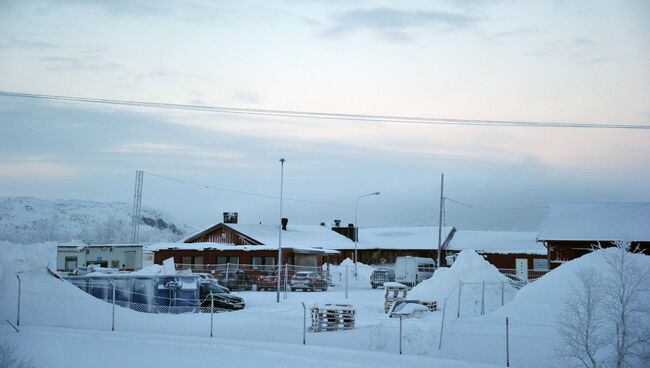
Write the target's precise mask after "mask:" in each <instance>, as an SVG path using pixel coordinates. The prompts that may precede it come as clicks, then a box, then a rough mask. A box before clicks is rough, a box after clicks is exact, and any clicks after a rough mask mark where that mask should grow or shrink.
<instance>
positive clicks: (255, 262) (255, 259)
mask: <svg viewBox="0 0 650 368" xmlns="http://www.w3.org/2000/svg"><path fill="white" fill-rule="evenodd" d="M251 262H252V263H253V269H259V268H260V267H259V266H263V265H264V257H252V258H251Z"/></svg>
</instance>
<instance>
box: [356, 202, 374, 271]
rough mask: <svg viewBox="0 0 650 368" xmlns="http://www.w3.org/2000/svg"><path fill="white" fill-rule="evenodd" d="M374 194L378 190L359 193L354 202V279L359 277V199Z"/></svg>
mask: <svg viewBox="0 0 650 368" xmlns="http://www.w3.org/2000/svg"><path fill="white" fill-rule="evenodd" d="M374 195H379V192H374V193H370V194H364V195H361V196H359V197H358V198H357V200H356V201H355V202H354V278H355V279H358V278H359V276H358V274H357V243H358V242H359V222H358V221H357V212H358V207H359V200H360V199H361V198H363V197H370V196H374Z"/></svg>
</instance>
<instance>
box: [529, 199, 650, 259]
mask: <svg viewBox="0 0 650 368" xmlns="http://www.w3.org/2000/svg"><path fill="white" fill-rule="evenodd" d="M537 241H538V242H540V243H542V244H544V246H545V247H546V248H547V249H548V261H549V265H550V268H555V267H557V266H559V265H561V264H562V263H564V262H567V261H570V260H572V259H575V258H578V257H580V256H582V255H584V254H586V253H588V252H591V251H592V250H593V249H594V248H595V247H611V246H613V245H614V244H615V242H621V241H622V242H630V244H631V246H632V248H635V249H639V251H641V252H643V253H645V254H649V255H650V203H560V204H553V205H552V206H551V208H550V210H549V213H548V214H547V216H546V218H545V219H544V222H543V223H542V226H541V227H540V230H539V233H538V235H537Z"/></svg>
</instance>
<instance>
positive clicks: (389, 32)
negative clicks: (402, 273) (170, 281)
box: [0, 0, 650, 230]
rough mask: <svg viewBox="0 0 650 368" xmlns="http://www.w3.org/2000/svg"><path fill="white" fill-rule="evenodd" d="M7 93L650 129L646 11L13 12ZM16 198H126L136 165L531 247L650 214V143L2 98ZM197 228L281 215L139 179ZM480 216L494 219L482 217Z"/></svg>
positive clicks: (5, 69)
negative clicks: (542, 232)
mask: <svg viewBox="0 0 650 368" xmlns="http://www.w3.org/2000/svg"><path fill="white" fill-rule="evenodd" d="M0 90H1V91H11V92H24V93H39V94H53V95H67V96H80V97H92V98H110V99H123V100H126V99H130V100H138V101H154V102H169V103H182V104H188V103H189V104H202V105H217V106H231V107H249V108H267V109H286V110H301V111H321V112H337V113H353V114H377V115H405V116H421V117H444V118H460V119H489V120H497V119H499V120H501V119H505V120H526V121H545V122H585V123H614V124H641V125H650V2H648V1H560V0H557V1H544V2H540V1H528V2H525V1H507V0H501V1H481V0H471V1H458V2H456V1H439V2H430V1H409V2H400V3H397V2H381V1H373V2H366V1H315V0H314V1H258V2H248V1H247V2H245V1H237V2H221V1H213V2H211V1H187V2H168V1H151V2H147V1H138V2H130V1H121V0H120V1H33V2H22V1H0ZM0 129H1V134H0V196H16V195H31V196H38V197H44V198H52V199H55V198H66V199H67V198H78V199H90V200H99V201H126V202H130V201H132V197H133V180H134V176H135V170H145V171H147V172H152V173H156V174H161V175H166V176H170V177H174V178H179V179H183V180H189V181H193V182H200V183H205V184H209V185H213V186H217V187H223V188H231V189H235V190H241V191H247V192H255V193H261V194H266V195H271V196H276V195H279V179H280V166H279V162H278V159H279V158H281V157H284V158H286V160H287V162H286V165H285V184H286V185H285V195H286V196H287V197H290V198H299V199H307V200H311V201H319V202H335V203H340V204H346V206H336V205H320V204H314V203H306V202H295V201H286V202H285V206H284V210H285V213H284V214H285V216H287V217H289V219H290V223H296V224H298V223H299V224H317V223H320V222H321V221H324V222H331V221H332V220H333V219H335V218H337V219H341V220H343V222H344V223H348V222H352V220H353V216H354V207H353V205H354V201H355V199H356V198H357V197H358V196H359V195H362V194H366V193H370V192H374V191H381V192H382V194H381V195H380V196H378V197H370V198H364V199H362V200H361V201H362V202H361V204H362V206H361V207H360V209H359V223H360V225H361V226H381V225H389V224H397V225H415V224H431V223H434V222H437V216H438V215H437V206H438V199H437V197H438V195H439V194H438V190H439V180H440V179H439V177H440V173H443V172H444V173H445V176H446V182H445V189H446V195H447V196H449V197H451V198H453V199H455V200H457V201H461V202H464V203H467V204H470V205H472V206H473V207H474V208H472V209H470V208H466V207H462V206H458V205H454V204H451V203H449V204H448V206H447V223H448V224H450V225H456V226H458V227H460V228H466V229H468V228H471V229H529V230H535V229H537V227H538V226H539V224H540V222H541V220H542V218H543V216H544V209H543V208H541V209H540V208H533V209H526V210H499V209H495V208H504V207H505V208H510V207H544V206H548V205H549V204H551V203H553V202H565V201H577V202H584V201H591V202H611V201H650V189H648V188H649V187H650V186H649V185H648V182H650V131H649V130H603V129H549V128H512V127H509V128H505V127H472V126H458V127H454V126H422V125H404V124H401V125H399V124H386V123H374V124H373V123H360V122H352V121H333V120H315V119H305V118H278V117H255V116H245V115H225V114H215V113H205V112H202V113H199V112H188V111H171V110H155V109H144V108H124V107H122V108H118V107H112V106H106V105H92V104H73V103H53V102H46V101H38V100H28V99H19V98H8V97H0ZM143 205H144V206H150V207H157V208H160V209H162V210H165V211H166V212H168V213H170V214H171V215H172V216H174V217H176V218H177V219H178V220H180V221H183V222H186V223H189V224H192V225H195V226H198V227H201V226H206V225H209V224H211V223H215V222H218V221H219V220H220V219H221V212H223V211H238V212H239V213H240V218H241V221H242V222H249V223H250V222H259V221H262V222H265V223H269V222H276V219H277V217H278V211H279V208H278V201H277V200H274V199H264V198H259V197H251V196H246V195H241V194H233V193H228V192H223V191H217V190H209V189H205V188H201V187H197V186H190V185H186V184H181V183H174V182H170V181H166V180H163V179H161V178H157V177H153V176H150V175H145V182H144V192H143ZM486 208H489V210H488V209H486Z"/></svg>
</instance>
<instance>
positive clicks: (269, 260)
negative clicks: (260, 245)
mask: <svg viewBox="0 0 650 368" xmlns="http://www.w3.org/2000/svg"><path fill="white" fill-rule="evenodd" d="M264 264H265V265H266V266H275V257H264Z"/></svg>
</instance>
